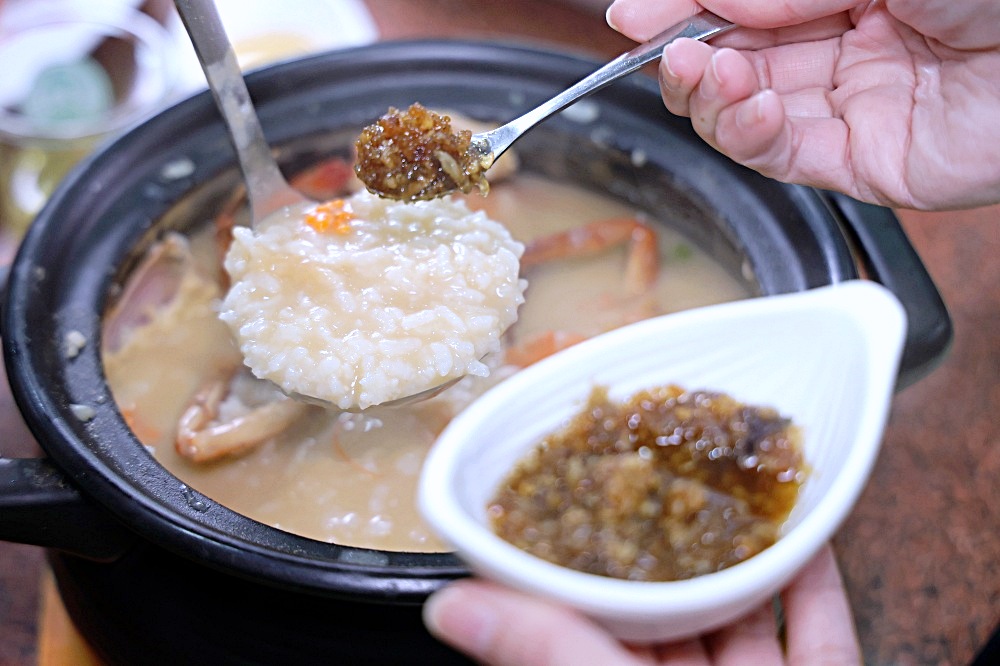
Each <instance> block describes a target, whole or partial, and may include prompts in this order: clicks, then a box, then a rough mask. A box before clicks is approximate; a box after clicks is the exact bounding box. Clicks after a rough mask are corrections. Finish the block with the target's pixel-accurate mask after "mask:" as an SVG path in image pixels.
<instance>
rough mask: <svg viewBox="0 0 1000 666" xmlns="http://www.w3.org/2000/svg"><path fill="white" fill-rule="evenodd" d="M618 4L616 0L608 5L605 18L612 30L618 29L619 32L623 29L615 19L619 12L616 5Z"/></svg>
mask: <svg viewBox="0 0 1000 666" xmlns="http://www.w3.org/2000/svg"><path fill="white" fill-rule="evenodd" d="M617 4H618V0H615V1H614V2H612V3H611V4H610V5H608V8H607V10H606V11H605V12H604V20H605V21H607V22H608V26H609V27H610V28H611V29H612V30H616V31H618V32H621V30H620V29H619V28H618V24H617V22H616V21H615V14H617V13H618V12H617V11H616V10H615V5H617Z"/></svg>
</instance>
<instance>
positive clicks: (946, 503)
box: [0, 0, 1000, 666]
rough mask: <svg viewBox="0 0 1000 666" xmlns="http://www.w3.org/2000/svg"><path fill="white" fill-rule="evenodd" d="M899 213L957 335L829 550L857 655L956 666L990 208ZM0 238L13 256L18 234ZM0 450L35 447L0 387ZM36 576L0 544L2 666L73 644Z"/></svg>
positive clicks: (996, 362) (996, 406) (997, 263)
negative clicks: (842, 584)
mask: <svg viewBox="0 0 1000 666" xmlns="http://www.w3.org/2000/svg"><path fill="white" fill-rule="evenodd" d="M329 1H330V2H334V3H335V2H337V1H338V0H329ZM365 4H366V5H367V7H368V10H369V11H370V13H371V17H372V18H373V19H374V25H375V27H376V29H377V32H378V38H379V39H383V40H390V39H410V38H423V37H462V38H473V39H484V40H513V41H517V42H521V43H529V44H537V45H544V46H549V47H557V48H562V49H565V50H568V51H571V52H575V53H580V54H583V55H588V56H591V57H594V58H601V59H606V58H608V57H610V56H613V55H616V54H618V53H620V52H621V51H623V50H625V49H627V48H629V47H630V42H629V41H628V40H626V39H624V38H623V37H621V36H620V35H618V34H617V33H615V32H614V31H612V30H610V29H609V28H607V27H606V25H605V23H604V20H603V17H602V16H601V14H600V12H590V11H587V10H585V9H581V8H580V7H579V6H577V5H584V4H587V5H601V4H602V3H601V2H600V1H598V2H593V1H590V0H577V2H575V3H574V2H559V1H557V0H506V1H505V2H487V1H479V2H476V1H473V2H470V1H469V0H366V2H365ZM294 5H295V3H294V2H289V3H287V4H283V5H282V6H283V8H285V11H288V10H291V9H292V8H293V7H294ZM335 29H336V26H331V30H335ZM899 217H900V219H901V220H902V222H903V225H904V227H905V229H906V231H907V233H908V234H909V236H910V238H911V240H912V242H913V244H914V246H915V247H916V249H917V251H918V252H919V253H920V255H921V257H922V258H923V260H924V262H925V264H926V265H927V267H928V269H929V271H930V273H931V275H932V276H933V278H934V279H935V281H936V282H937V285H938V287H939V289H940V290H941V293H942V295H943V296H944V299H945V302H946V303H947V304H948V306H949V308H950V310H951V314H952V317H953V319H954V324H955V342H954V346H953V348H952V349H951V351H950V353H949V355H948V356H947V358H946V359H945V360H944V362H943V363H942V364H941V365H940V367H938V368H937V369H936V370H935V371H934V372H933V373H932V374H931V375H930V376H928V377H927V378H925V379H923V380H922V381H920V382H918V383H917V384H916V385H914V386H911V387H909V388H907V389H905V390H904V391H902V392H901V393H900V394H899V395H898V396H897V399H896V401H895V403H894V406H893V409H892V414H891V417H890V422H889V427H888V431H887V433H886V438H885V444H884V448H883V450H882V453H881V456H880V458H879V461H878V463H877V465H876V468H875V471H874V475H873V477H872V480H871V483H870V484H869V486H868V488H867V490H866V491H865V493H864V495H863V496H862V498H861V501H860V503H859V504H858V506H857V508H856V510H855V511H854V513H853V514H852V515H851V517H850V518H849V519H848V521H847V523H846V524H845V525H844V527H843V529H842V530H841V531H840V533H839V534H838V536H837V537H836V540H835V546H836V551H837V555H838V558H839V560H840V563H841V567H842V569H843V572H844V576H845V579H846V581H847V586H848V592H849V595H850V598H851V602H852V604H853V607H854V611H855V617H856V622H857V627H858V631H859V634H860V638H861V643H862V648H863V652H864V656H865V661H866V663H868V664H878V665H883V664H884V665H890V664H892V665H897V666H908V665H911V664H914V665H916V664H928V665H930V664H967V663H969V662H970V661H971V660H972V659H973V657H974V656H975V655H976V653H977V652H978V650H979V649H980V648H981V646H982V645H983V643H984V642H985V641H986V640H987V639H988V637H989V636H990V635H991V633H992V631H993V629H994V626H995V624H996V623H997V621H998V619H1000V484H998V479H1000V381H998V378H1000V206H995V207H989V208H981V209H976V210H969V211H960V212H948V213H917V212H913V211H899ZM0 245H2V252H3V255H2V256H0V258H3V259H7V258H9V256H10V252H12V250H13V245H14V242H13V241H12V240H11V239H10V238H7V239H5V240H4V241H3V242H2V244H0ZM4 379H5V378H4ZM0 453H2V454H3V455H5V456H34V455H40V451H39V449H38V447H37V445H36V444H35V443H34V441H33V440H32V438H31V436H30V434H29V433H28V432H27V431H26V430H25V428H24V425H23V422H22V421H21V419H20V416H19V414H18V412H17V409H16V407H15V406H14V405H13V403H12V400H11V397H10V394H9V392H8V390H7V385H6V381H4V382H2V383H0ZM44 574H45V567H44V555H43V553H42V552H41V551H40V550H39V549H37V548H33V547H30V546H22V545H16V544H0V664H9V665H11V666H15V665H18V666H19V665H28V664H35V663H39V661H40V655H39V643H40V640H39V639H40V634H44V635H45V637H46V638H47V639H50V642H49V643H48V644H47V645H46V648H45V649H46V652H45V654H43V655H41V657H42V658H43V659H42V660H43V661H44V662H45V663H53V664H54V663H59V662H58V659H59V658H60V657H65V654H66V653H65V652H60V650H64V649H66V646H67V645H69V646H70V648H69V649H72V646H73V643H72V642H70V643H65V642H63V641H65V640H70V641H72V640H73V636H72V634H71V631H68V627H66V626H65V625H62V624H59V623H60V622H61V620H62V618H61V616H60V615H59V613H58V611H59V609H58V607H56V608H53V607H52V606H53V604H52V598H51V597H49V598H47V600H45V601H44V602H43V595H42V594H41V593H40V590H42V589H45V588H44V586H42V585H41V581H43V578H44ZM43 611H44V612H45V615H44V618H45V619H44V620H40V618H42V614H43ZM62 663H66V662H65V661H64V662H62Z"/></svg>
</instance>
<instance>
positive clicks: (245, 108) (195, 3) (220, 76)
mask: <svg viewBox="0 0 1000 666" xmlns="http://www.w3.org/2000/svg"><path fill="white" fill-rule="evenodd" d="M174 4H175V5H176V6H177V12H178V13H179V14H180V17H181V21H183V23H184V27H185V29H186V30H187V33H188V35H189V36H190V38H191V42H192V44H193V46H194V50H195V53H196V54H197V56H198V60H199V62H200V63H201V67H202V70H204V72H205V78H206V79H208V83H209V88H210V89H211V91H212V96H213V97H215V102H216V105H217V106H218V107H219V108H220V109H222V117H223V120H224V121H225V123H226V125H227V126H228V128H229V135H230V137H231V138H232V141H233V147H234V148H235V149H236V156H237V159H238V160H239V163H240V169H241V170H242V171H243V177H244V180H245V181H246V184H247V196H248V197H249V198H250V205H251V207H252V208H253V211H254V216H255V217H258V216H261V217H262V216H265V215H267V214H268V213H269V212H271V209H276V208H278V207H280V206H283V205H285V204H287V203H288V201H286V200H284V199H285V198H286V197H285V193H286V191H288V190H289V187H288V184H287V182H286V181H285V178H284V176H283V175H282V174H281V171H280V170H279V169H278V165H277V163H276V162H275V161H274V158H273V157H272V156H271V152H270V148H269V147H268V143H267V140H266V139H265V137H264V129H263V128H262V127H261V125H260V121H259V120H258V119H257V114H256V113H255V112H254V109H253V104H252V102H251V101H250V91H249V90H247V86H246V82H245V81H244V80H243V72H242V71H241V70H240V66H239V63H238V62H237V60H236V53H235V52H234V51H233V47H232V44H231V43H230V41H229V38H228V37H227V36H226V30H225V27H224V26H223V25H222V19H221V18H220V17H219V12H218V10H217V9H216V8H215V5H214V3H213V2H212V0H174Z"/></svg>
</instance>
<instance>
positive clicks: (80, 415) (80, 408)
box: [69, 403, 97, 423]
mask: <svg viewBox="0 0 1000 666" xmlns="http://www.w3.org/2000/svg"><path fill="white" fill-rule="evenodd" d="M69 409H70V411H72V412H73V416H75V417H76V418H77V419H79V420H80V421H82V422H83V423H86V422H87V421H90V420H91V419H93V418H94V417H95V416H97V412H96V411H94V408H93V407H91V406H90V405H79V404H76V403H73V404H71V405H70V406H69Z"/></svg>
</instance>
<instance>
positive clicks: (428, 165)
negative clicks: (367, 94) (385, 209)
mask: <svg viewBox="0 0 1000 666" xmlns="http://www.w3.org/2000/svg"><path fill="white" fill-rule="evenodd" d="M734 27H736V26H735V25H733V24H732V23H730V22H729V21H726V20H725V19H722V18H720V17H718V16H716V15H715V14H712V13H711V12H708V11H701V12H699V13H697V14H695V15H694V16H692V17H690V18H689V19H687V20H685V21H682V22H681V23H678V24H676V25H673V26H671V27H670V28H667V29H666V30H664V31H663V32H661V33H660V34H658V35H657V36H656V37H653V38H652V39H650V40H649V41H647V42H645V43H643V44H640V45H639V46H637V47H635V48H634V49H632V50H631V51H628V52H626V53H624V54H622V55H620V56H618V57H617V58H615V59H614V60H612V61H611V62H609V63H608V64H606V65H604V66H603V67H601V68H600V69H598V70H597V71H595V72H594V73H592V74H591V75H589V76H587V77H586V78H584V79H582V80H581V81H579V82H578V83H576V84H574V85H573V86H571V87H569V88H568V89H566V90H565V91H563V92H561V93H560V94H558V95H556V96H555V97H553V98H552V99H550V100H548V101H547V102H544V103H543V104H541V105H539V106H537V107H536V108H534V109H532V110H531V111H528V112H527V113H525V114H524V115H522V116H520V117H518V118H515V119H514V120H512V121H510V122H509V123H507V124H506V125H503V126H501V127H498V128H496V129H494V130H490V131H488V132H482V133H479V134H472V133H471V132H469V131H460V132H454V131H453V130H452V129H451V123H450V121H449V119H448V118H447V117H445V116H440V115H438V114H435V113H432V112H430V111H428V110H427V109H424V108H423V107H422V106H420V105H419V104H415V105H413V106H411V107H410V109H409V110H408V111H406V112H405V113H401V112H399V111H397V110H395V109H390V111H389V113H388V114H387V115H385V116H383V117H382V118H381V119H379V120H378V121H377V122H376V123H374V124H372V125H370V126H368V127H366V128H365V129H364V130H363V131H362V133H361V135H360V137H359V138H358V141H357V143H356V146H357V149H358V161H357V164H356V166H355V171H356V172H357V174H358V176H359V177H360V178H361V180H362V182H364V184H365V186H366V187H367V188H368V189H369V190H370V191H372V192H374V193H375V194H378V195H380V196H383V197H387V198H391V199H401V200H408V201H418V200H426V199H433V198H436V197H439V196H443V195H445V194H448V193H449V192H453V191H462V192H469V191H471V190H472V189H473V188H479V189H480V190H481V191H483V192H485V191H487V190H488V187H489V186H488V184H487V183H486V179H485V174H486V171H487V170H488V169H489V168H490V167H491V166H492V165H493V162H494V161H495V160H496V158H498V157H499V156H500V155H501V154H502V153H503V152H504V151H506V150H507V149H508V148H510V146H511V145H512V144H513V143H514V142H515V141H517V140H518V139H519V138H520V137H521V136H523V135H524V133H525V132H527V131H528V130H529V129H531V128H532V127H534V126H535V125H537V124H538V123H539V122H541V121H542V120H545V119H546V118H548V117H549V116H551V115H552V114H554V113H557V112H559V111H561V110H562V109H564V108H566V107H567V106H569V105H571V104H573V103H574V102H576V101H577V100H579V99H580V98H582V97H585V96H587V95H590V94H591V93H593V92H596V91H598V90H600V89H601V88H603V87H605V86H607V85H608V84H610V83H612V82H614V81H616V80H618V79H620V78H622V77H624V76H626V75H628V74H631V73H632V72H634V71H636V70H638V69H639V68H641V67H642V66H644V65H646V64H648V63H650V62H652V61H653V60H656V59H657V58H659V57H660V56H661V55H662V54H663V48H664V47H665V46H666V45H667V44H669V43H670V42H672V41H674V40H676V39H679V38H681V37H690V38H692V39H700V40H707V39H709V38H711V37H714V36H716V35H719V34H722V33H724V32H727V31H729V30H731V29H733V28H734Z"/></svg>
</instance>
